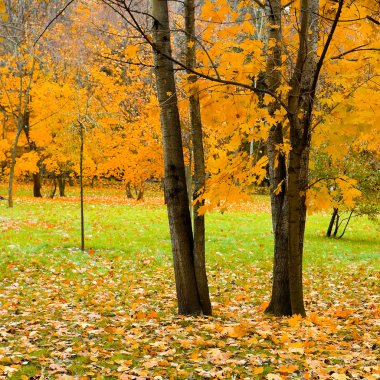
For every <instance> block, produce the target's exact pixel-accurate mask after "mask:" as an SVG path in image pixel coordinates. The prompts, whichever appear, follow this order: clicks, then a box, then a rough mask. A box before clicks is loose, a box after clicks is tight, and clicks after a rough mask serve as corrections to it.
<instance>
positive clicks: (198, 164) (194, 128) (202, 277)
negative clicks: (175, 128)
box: [185, 0, 212, 315]
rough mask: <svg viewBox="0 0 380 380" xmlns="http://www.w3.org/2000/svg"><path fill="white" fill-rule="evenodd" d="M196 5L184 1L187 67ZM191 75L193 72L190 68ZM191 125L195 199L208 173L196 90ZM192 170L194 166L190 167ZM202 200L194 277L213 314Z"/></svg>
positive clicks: (198, 204) (203, 302)
mask: <svg viewBox="0 0 380 380" xmlns="http://www.w3.org/2000/svg"><path fill="white" fill-rule="evenodd" d="M194 14H195V4H194V0H186V1H185V32H186V40H187V44H186V46H187V49H186V66H187V67H188V68H189V69H194V68H195V64H196V58H195V16H194ZM188 74H189V75H190V72H189V71H188ZM196 79H197V78H196V77H194V76H189V81H190V82H191V83H192V84H194V83H195V82H196ZM189 102H190V124H191V135H192V136H191V137H192V142H193V144H192V145H193V157H194V194H193V199H194V200H195V199H196V198H197V197H198V195H199V192H200V191H201V190H203V188H204V186H205V182H206V172H205V156H204V148H203V131H202V120H201V107H200V102H199V94H198V92H197V91H196V89H194V91H192V93H191V95H190V97H189ZM190 170H191V168H190ZM202 204H203V203H202V202H196V203H195V204H194V209H193V212H194V214H193V215H194V266H195V276H196V280H197V287H198V294H199V299H200V303H201V306H202V310H203V313H204V314H206V315H211V314H212V308H211V301H210V295H209V289H208V281H207V273H206V255H205V217H204V215H200V214H199V208H200V207H201V206H202Z"/></svg>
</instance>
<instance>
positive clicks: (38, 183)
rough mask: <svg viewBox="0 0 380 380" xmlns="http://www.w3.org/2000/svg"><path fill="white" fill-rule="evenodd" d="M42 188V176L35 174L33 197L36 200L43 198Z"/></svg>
mask: <svg viewBox="0 0 380 380" xmlns="http://www.w3.org/2000/svg"><path fill="white" fill-rule="evenodd" d="M41 187H42V186H41V174H40V173H39V172H38V173H33V196H34V197H35V198H42V194H41Z"/></svg>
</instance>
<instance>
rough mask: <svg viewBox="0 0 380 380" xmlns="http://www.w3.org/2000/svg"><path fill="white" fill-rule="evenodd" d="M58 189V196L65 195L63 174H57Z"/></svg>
mask: <svg viewBox="0 0 380 380" xmlns="http://www.w3.org/2000/svg"><path fill="white" fill-rule="evenodd" d="M58 189H59V196H60V197H65V196H66V194H65V189H66V180H65V176H64V175H60V176H58Z"/></svg>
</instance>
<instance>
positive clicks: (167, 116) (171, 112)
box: [152, 0, 211, 314]
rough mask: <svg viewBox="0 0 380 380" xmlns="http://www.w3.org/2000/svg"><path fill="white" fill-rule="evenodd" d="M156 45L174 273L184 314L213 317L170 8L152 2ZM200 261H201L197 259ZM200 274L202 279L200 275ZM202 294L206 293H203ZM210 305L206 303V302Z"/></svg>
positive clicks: (156, 70) (180, 305)
mask: <svg viewBox="0 0 380 380" xmlns="http://www.w3.org/2000/svg"><path fill="white" fill-rule="evenodd" d="M152 17H153V18H154V23H153V30H152V32H153V41H154V46H155V47H156V49H154V59H155V73H156V85H157V96H158V101H159V103H160V115H161V128H162V139H163V147H164V167H165V193H166V200H167V209H168V216H169V226H170V233H171V240H172V251H173V261H174V271H175V278H176V289H177V299H178V312H179V313H180V314H201V313H204V314H210V313H211V308H210V306H209V305H208V304H207V303H206V302H207V301H206V300H207V299H208V298H209V296H208V287H207V283H206V287H204V284H203V283H202V284H201V286H200V287H198V285H197V282H198V281H200V280H201V281H204V273H203V272H202V273H200V272H199V271H201V270H202V269H203V270H204V267H199V266H198V267H196V266H195V257H194V251H193V250H194V241H193V234H192V227H191V218H190V211H189V203H188V195H187V188H186V177H185V165H184V158H183V147H182V137H181V125H180V117H179V111H178V103H177V94H176V87H175V79H174V70H173V62H172V61H171V60H170V59H168V58H167V57H166V56H163V55H162V54H161V52H162V53H164V54H165V55H167V56H169V57H170V56H171V47H170V31H169V17H168V5H167V2H166V1H162V0H161V1H159V0H154V1H153V2H152ZM197 258H198V259H199V257H197ZM197 274H198V275H197ZM201 292H202V293H201ZM205 301H206V302H205Z"/></svg>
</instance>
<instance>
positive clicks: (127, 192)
mask: <svg viewBox="0 0 380 380" xmlns="http://www.w3.org/2000/svg"><path fill="white" fill-rule="evenodd" d="M125 195H126V196H127V198H128V199H133V194H132V189H131V183H130V182H128V183H127V184H126V185H125Z"/></svg>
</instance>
